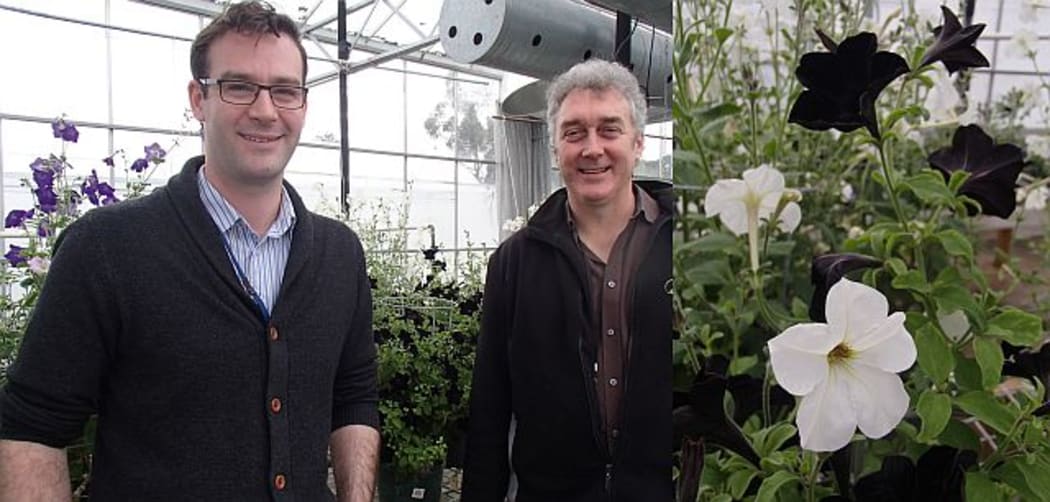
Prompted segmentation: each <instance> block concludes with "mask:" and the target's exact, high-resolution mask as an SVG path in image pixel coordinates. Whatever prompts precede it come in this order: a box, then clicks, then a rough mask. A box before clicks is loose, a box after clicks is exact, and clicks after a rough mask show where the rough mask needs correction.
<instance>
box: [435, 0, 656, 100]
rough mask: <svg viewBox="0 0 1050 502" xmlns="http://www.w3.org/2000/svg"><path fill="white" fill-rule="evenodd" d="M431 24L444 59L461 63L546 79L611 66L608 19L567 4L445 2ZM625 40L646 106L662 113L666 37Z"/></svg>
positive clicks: (540, 0) (645, 32) (636, 33)
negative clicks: (579, 67)
mask: <svg viewBox="0 0 1050 502" xmlns="http://www.w3.org/2000/svg"><path fill="white" fill-rule="evenodd" d="M438 23H439V26H440V29H441V43H442V45H443V46H444V49H445V52H446V54H448V56H449V57H450V58H452V59H453V60H455V61H459V62H463V63H473V64H481V65H485V66H489V67H492V68H497V69H500V70H505V71H511V72H514V73H520V74H523V75H528V76H531V77H535V78H540V79H551V78H553V77H554V76H555V75H558V74H559V73H561V72H563V71H565V70H567V69H569V67H571V66H572V65H573V64H576V63H578V62H580V61H583V60H586V59H590V58H592V57H595V58H601V59H606V60H610V61H614V60H615V57H614V49H615V47H614V46H615V38H616V19H615V18H614V17H612V16H610V15H607V14H606V13H603V12H600V11H597V10H595V9H592V8H590V7H587V6H585V5H581V4H577V3H573V2H569V1H567V0H445V4H444V5H443V6H442V8H441V18H440V19H439V21H438ZM630 40H631V62H632V64H633V66H634V67H633V69H632V72H633V73H634V75H635V77H637V78H638V81H639V82H640V83H641V86H642V88H643V89H645V91H646V95H647V97H648V101H649V106H650V107H669V106H670V103H671V85H670V82H671V53H672V51H671V48H672V44H673V41H672V40H671V37H670V35H668V34H667V33H665V32H662V31H659V30H655V29H654V28H653V27H652V26H647V25H644V24H638V25H637V26H636V28H635V29H634V30H633V33H632V34H631V39H630ZM650 48H651V50H650Z"/></svg>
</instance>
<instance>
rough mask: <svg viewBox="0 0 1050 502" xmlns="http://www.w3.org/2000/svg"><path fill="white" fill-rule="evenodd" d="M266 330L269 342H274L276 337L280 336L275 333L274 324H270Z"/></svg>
mask: <svg viewBox="0 0 1050 502" xmlns="http://www.w3.org/2000/svg"><path fill="white" fill-rule="evenodd" d="M267 332H268V334H269V336H270V341H271V342H276V341H277V339H278V338H280V335H279V334H278V333H277V328H276V327H274V326H270V329H268V330H267Z"/></svg>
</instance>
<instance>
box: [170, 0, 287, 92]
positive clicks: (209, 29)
mask: <svg viewBox="0 0 1050 502" xmlns="http://www.w3.org/2000/svg"><path fill="white" fill-rule="evenodd" d="M231 31H232V32H236V33H240V34H242V35H259V36H262V35H265V34H272V35H275V36H278V37H280V36H281V35H282V34H283V35H288V36H289V37H291V39H292V41H293V42H295V45H296V47H298V48H299V54H300V55H301V56H302V59H303V82H306V48H304V47H303V42H302V36H301V35H300V33H299V26H298V25H296V23H295V21H293V20H292V18H290V17H288V16H286V15H284V14H280V13H278V12H277V11H276V10H274V8H273V6H272V5H270V4H269V3H267V2H263V1H259V0H250V1H246V2H238V3H234V4H230V5H229V6H228V7H227V8H226V10H224V11H223V13H222V14H220V15H219V17H217V18H215V19H214V20H212V22H211V23H210V24H209V25H208V26H206V27H205V28H204V29H203V30H201V32H200V33H198V34H197V38H196V39H194V40H193V45H192V46H190V72H191V73H193V78H195V79H199V78H206V77H211V76H212V75H208V71H209V64H210V63H211V62H210V61H208V49H209V48H211V44H212V42H214V41H215V40H216V39H218V38H219V37H221V36H223V35H225V34H227V33H229V32H231Z"/></svg>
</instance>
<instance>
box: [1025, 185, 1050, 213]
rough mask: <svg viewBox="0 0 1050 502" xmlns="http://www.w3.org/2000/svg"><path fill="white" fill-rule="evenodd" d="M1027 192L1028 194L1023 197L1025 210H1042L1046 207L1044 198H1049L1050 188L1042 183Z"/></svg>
mask: <svg viewBox="0 0 1050 502" xmlns="http://www.w3.org/2000/svg"><path fill="white" fill-rule="evenodd" d="M1027 192H1028V195H1026V196H1025V198H1024V208H1025V211H1042V210H1043V209H1046V200H1047V199H1050V188H1047V187H1046V185H1043V186H1038V187H1035V188H1034V189H1032V190H1028V191H1027Z"/></svg>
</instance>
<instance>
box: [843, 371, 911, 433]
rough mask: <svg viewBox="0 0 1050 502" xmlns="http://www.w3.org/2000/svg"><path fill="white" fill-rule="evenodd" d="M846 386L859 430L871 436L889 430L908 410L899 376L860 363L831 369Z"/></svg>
mask: <svg viewBox="0 0 1050 502" xmlns="http://www.w3.org/2000/svg"><path fill="white" fill-rule="evenodd" d="M833 371H834V372H835V376H836V377H838V376H839V375H841V376H842V379H843V380H845V382H846V385H847V386H848V387H849V396H850V398H851V402H852V403H853V410H854V416H856V419H857V426H858V427H860V431H861V432H863V433H864V435H865V436H868V437H869V438H872V439H878V438H881V437H882V436H885V435H886V434H889V432H890V431H892V430H893V428H894V427H896V426H897V424H899V423H900V422H901V419H903V418H904V414H905V413H906V412H907V411H908V403H909V402H910V399H909V398H908V393H907V392H905V391H904V384H903V383H901V379H900V377H898V376H897V375H895V374H893V373H887V372H885V371H879V370H877V369H874V368H869V367H866V366H863V365H853V366H850V367H848V368H842V369H841V373H839V369H838V368H836V369H835V370H833Z"/></svg>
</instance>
